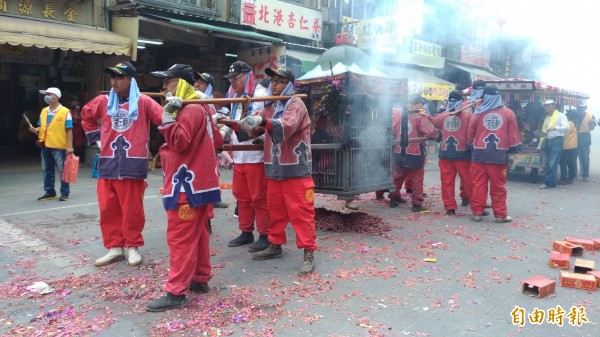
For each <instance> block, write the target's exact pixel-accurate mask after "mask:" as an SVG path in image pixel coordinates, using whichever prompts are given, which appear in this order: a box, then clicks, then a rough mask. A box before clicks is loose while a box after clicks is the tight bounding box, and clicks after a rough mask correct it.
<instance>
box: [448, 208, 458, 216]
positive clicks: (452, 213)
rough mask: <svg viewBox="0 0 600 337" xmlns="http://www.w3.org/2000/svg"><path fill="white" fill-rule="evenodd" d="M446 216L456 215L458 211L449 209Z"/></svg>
mask: <svg viewBox="0 0 600 337" xmlns="http://www.w3.org/2000/svg"><path fill="white" fill-rule="evenodd" d="M446 215H456V210H453V209H449V210H447V211H446Z"/></svg>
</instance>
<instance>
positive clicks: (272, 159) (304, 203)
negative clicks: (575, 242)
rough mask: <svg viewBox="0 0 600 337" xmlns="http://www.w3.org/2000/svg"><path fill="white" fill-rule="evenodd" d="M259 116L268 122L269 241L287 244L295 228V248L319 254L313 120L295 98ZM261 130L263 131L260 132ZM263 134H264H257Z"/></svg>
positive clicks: (266, 135)
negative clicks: (289, 227)
mask: <svg viewBox="0 0 600 337" xmlns="http://www.w3.org/2000/svg"><path fill="white" fill-rule="evenodd" d="M281 104H284V107H283V108H282V107H281V105H280V108H279V109H281V110H279V111H278V112H277V113H276V111H275V106H276V105H277V104H276V103H274V104H269V105H267V106H265V108H264V109H263V110H261V111H260V112H258V113H257V115H258V116H262V117H263V118H266V119H267V121H268V122H267V126H266V130H267V132H266V133H265V148H264V154H265V172H266V175H267V181H268V187H267V204H268V206H269V215H270V221H271V222H270V227H269V237H268V240H269V242H271V243H272V244H274V245H282V244H284V243H286V235H285V228H286V227H287V224H288V223H291V224H292V227H293V228H294V231H295V232H296V246H297V247H298V248H300V249H307V250H312V251H314V250H316V249H317V244H316V241H315V240H316V237H317V234H316V232H315V204H314V198H315V192H314V187H315V184H314V182H313V180H312V176H311V169H312V152H311V149H310V145H311V142H310V124H311V123H310V118H309V116H308V111H307V110H306V106H305V105H304V102H302V101H301V100H300V99H299V98H292V99H290V100H288V101H287V102H282V103H281ZM259 129H262V128H259ZM257 131H258V133H262V132H263V130H257Z"/></svg>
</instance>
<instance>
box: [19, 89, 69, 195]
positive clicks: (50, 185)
mask: <svg viewBox="0 0 600 337" xmlns="http://www.w3.org/2000/svg"><path fill="white" fill-rule="evenodd" d="M40 94H42V95H44V102H46V104H48V106H47V107H45V108H43V109H42V112H41V113H40V119H39V121H38V127H33V126H32V125H30V126H29V131H30V132H33V133H37V134H38V139H37V144H38V145H39V146H40V147H41V148H42V171H43V175H44V191H45V193H44V195H42V196H41V197H39V198H38V200H52V199H56V198H58V196H57V195H56V189H55V187H54V186H55V184H54V181H55V175H56V173H58V177H59V179H60V198H59V200H60V201H66V200H67V199H69V195H70V194H71V189H70V186H69V183H66V182H64V181H63V180H62V173H63V168H64V164H65V158H66V157H67V153H73V118H72V116H71V112H70V111H69V108H67V107H64V106H62V105H61V104H60V101H59V99H60V96H61V92H60V89H58V88H55V87H51V88H48V89H46V90H40Z"/></svg>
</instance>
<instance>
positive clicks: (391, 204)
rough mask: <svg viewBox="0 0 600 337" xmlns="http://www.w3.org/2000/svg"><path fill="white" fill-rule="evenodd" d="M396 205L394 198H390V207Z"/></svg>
mask: <svg viewBox="0 0 600 337" xmlns="http://www.w3.org/2000/svg"><path fill="white" fill-rule="evenodd" d="M396 207H398V202H397V201H396V200H394V199H392V200H390V208H396Z"/></svg>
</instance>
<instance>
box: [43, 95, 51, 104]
mask: <svg viewBox="0 0 600 337" xmlns="http://www.w3.org/2000/svg"><path fill="white" fill-rule="evenodd" d="M44 102H46V104H48V105H50V103H52V96H44Z"/></svg>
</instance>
